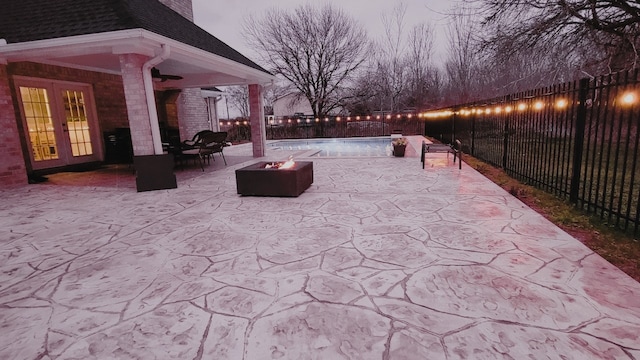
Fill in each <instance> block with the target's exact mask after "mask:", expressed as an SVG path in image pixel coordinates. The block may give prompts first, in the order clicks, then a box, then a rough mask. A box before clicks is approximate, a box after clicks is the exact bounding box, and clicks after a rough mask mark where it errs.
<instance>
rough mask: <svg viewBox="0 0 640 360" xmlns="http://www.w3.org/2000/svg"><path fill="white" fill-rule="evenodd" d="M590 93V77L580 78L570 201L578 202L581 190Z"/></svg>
mask: <svg viewBox="0 0 640 360" xmlns="http://www.w3.org/2000/svg"><path fill="white" fill-rule="evenodd" d="M588 94H589V79H588V78H584V79H580V85H579V87H578V109H577V111H576V127H575V129H576V133H575V135H574V136H575V142H574V148H573V168H572V174H571V191H570V193H569V201H570V202H572V203H574V204H575V203H577V202H578V194H579V191H580V173H581V170H582V168H581V165H582V152H583V147H584V130H585V124H586V121H587V95H588Z"/></svg>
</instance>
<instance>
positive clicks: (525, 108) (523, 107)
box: [518, 103, 527, 111]
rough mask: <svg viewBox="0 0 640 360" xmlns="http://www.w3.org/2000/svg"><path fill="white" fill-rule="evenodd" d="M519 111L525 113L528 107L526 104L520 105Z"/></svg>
mask: <svg viewBox="0 0 640 360" xmlns="http://www.w3.org/2000/svg"><path fill="white" fill-rule="evenodd" d="M518 110H519V111H525V110H527V105H526V104H525V103H520V104H518Z"/></svg>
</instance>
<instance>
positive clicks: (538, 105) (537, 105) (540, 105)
mask: <svg viewBox="0 0 640 360" xmlns="http://www.w3.org/2000/svg"><path fill="white" fill-rule="evenodd" d="M543 107H544V103H543V102H542V101H536V103H535V104H533V108H534V109H536V110H542V108H543Z"/></svg>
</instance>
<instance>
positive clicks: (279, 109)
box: [273, 93, 313, 117]
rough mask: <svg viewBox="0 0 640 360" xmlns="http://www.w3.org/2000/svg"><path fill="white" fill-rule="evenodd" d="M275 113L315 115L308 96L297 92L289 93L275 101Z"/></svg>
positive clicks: (282, 114)
mask: <svg viewBox="0 0 640 360" xmlns="http://www.w3.org/2000/svg"><path fill="white" fill-rule="evenodd" d="M273 115H274V116H275V117H285V116H293V115H313V110H312V109H311V104H309V100H307V98H305V97H304V96H302V95H300V94H297V93H289V94H286V95H283V96H281V97H279V98H277V99H276V100H275V101H274V102H273Z"/></svg>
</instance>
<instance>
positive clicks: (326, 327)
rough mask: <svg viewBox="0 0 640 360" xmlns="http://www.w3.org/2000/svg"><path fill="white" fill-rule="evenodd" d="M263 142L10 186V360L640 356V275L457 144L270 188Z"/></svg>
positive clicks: (2, 354) (4, 337)
mask: <svg viewBox="0 0 640 360" xmlns="http://www.w3.org/2000/svg"><path fill="white" fill-rule="evenodd" d="M412 140H413V142H414V143H415V142H419V139H412ZM245 153H246V154H248V153H250V150H248V148H246V147H245V148H243V147H242V146H238V147H235V146H234V147H231V148H229V149H228V150H225V155H226V156H227V160H228V161H230V165H229V166H227V167H226V168H224V167H223V166H222V162H221V161H217V162H215V163H214V164H213V165H211V166H209V167H207V168H206V170H207V171H206V172H204V173H202V172H201V171H200V169H199V168H198V169H196V170H195V171H194V170H193V169H192V170H187V171H184V172H178V179H179V188H178V189H174V190H167V191H155V192H146V193H136V192H135V184H133V177H132V175H131V173H130V171H127V169H126V168H125V169H120V170H118V171H119V172H117V173H116V174H107V175H106V177H105V174H104V171H102V172H101V171H97V172H90V173H82V174H59V175H56V176H52V177H51V178H50V181H49V182H47V183H43V184H38V185H29V186H26V187H24V188H20V189H14V190H10V191H9V190H4V191H0V197H1V200H2V201H1V202H0V334H1V336H0V359H247V360H253V359H332V360H333V359H496V358H500V359H525V358H527V359H529V358H530V359H542V358H545V359H546V358H549V359H580V360H582V359H640V284H639V283H638V282H636V281H634V280H633V279H631V278H630V277H628V276H627V275H625V274H624V273H622V272H621V271H619V270H618V269H616V268H615V267H613V266H612V265H610V264H609V263H607V262H606V261H604V260H603V259H602V258H600V257H599V256H598V255H596V254H594V253H593V252H592V251H590V250H589V249H588V248H586V247H585V246H583V245H582V244H581V243H580V242H578V241H577V240H576V239H574V238H572V237H571V236H569V235H567V234H566V233H564V232H563V231H561V230H560V229H558V228H557V227H555V226H554V225H553V224H551V223H549V222H548V221H546V220H545V219H544V218H542V217H541V216H540V215H538V214H537V213H535V212H534V211H532V210H531V209H529V208H527V207H526V206H525V205H523V204H522V203H521V202H520V201H519V200H517V199H515V198H514V197H512V196H510V195H509V194H508V193H506V192H505V191H503V190H502V189H501V188H499V187H498V186H496V185H494V184H493V183H491V182H490V181H489V180H487V179H486V178H484V177H483V176H482V175H481V174H479V173H477V172H476V171H474V170H473V169H471V168H469V167H468V166H464V165H463V167H462V170H458V168H457V167H456V166H453V164H452V163H451V160H452V157H447V155H445V154H434V155H430V156H429V160H428V163H427V166H426V169H424V170H423V169H422V167H421V166H420V162H419V160H418V159H417V158H416V157H406V158H336V159H327V158H322V159H317V158H316V159H314V158H312V159H307V160H312V161H313V162H314V176H315V181H314V183H313V185H312V186H311V188H309V189H308V190H307V191H306V192H305V193H303V194H302V195H301V196H300V197H297V198H262V197H240V196H238V195H237V194H236V188H235V175H234V170H235V169H237V168H240V167H242V166H244V165H246V164H248V163H252V162H254V161H257V159H250V158H249V157H247V156H246V155H245ZM287 155H288V154H284V153H282V154H280V153H277V152H275V151H272V152H270V156H269V159H270V160H280V159H284V158H286V156H287ZM297 155H300V154H297ZM414 155H415V153H414ZM302 158H303V157H300V159H302ZM234 159H235V160H234ZM246 160H249V162H247V161H246ZM232 164H235V165H232Z"/></svg>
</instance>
